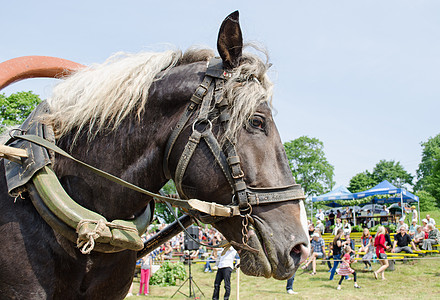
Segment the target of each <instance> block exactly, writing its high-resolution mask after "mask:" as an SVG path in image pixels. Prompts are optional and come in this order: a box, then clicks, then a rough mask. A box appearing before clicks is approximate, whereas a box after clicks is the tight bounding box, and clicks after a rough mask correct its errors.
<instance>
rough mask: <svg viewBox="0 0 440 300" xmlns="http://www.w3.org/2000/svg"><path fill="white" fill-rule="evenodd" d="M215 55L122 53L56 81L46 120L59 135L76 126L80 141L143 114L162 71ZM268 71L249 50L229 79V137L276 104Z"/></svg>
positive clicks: (209, 52) (198, 52)
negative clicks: (259, 109)
mask: <svg viewBox="0 0 440 300" xmlns="http://www.w3.org/2000/svg"><path fill="white" fill-rule="evenodd" d="M213 56H214V52H213V51H212V50H210V49H199V48H190V49H188V50H187V51H186V52H185V53H184V54H183V55H182V52H181V51H180V50H174V51H172V50H169V51H165V52H160V53H157V52H141V53H137V54H127V53H122V52H121V53H117V54H115V55H113V56H111V57H110V58H108V59H107V60H106V61H105V62H104V63H102V64H94V65H91V66H90V67H87V68H85V69H82V70H79V71H77V72H76V73H74V74H73V75H71V76H69V77H68V78H66V79H65V80H63V81H62V82H60V83H59V84H58V85H57V86H55V88H54V90H53V92H52V96H51V97H50V98H49V99H48V103H49V105H50V107H51V114H50V115H48V116H46V122H48V123H50V124H52V125H53V126H54V129H55V132H56V134H57V136H58V137H61V136H63V135H66V134H67V133H70V132H72V130H74V131H75V136H74V139H73V141H75V140H76V138H77V137H78V136H79V135H80V134H81V132H82V131H83V130H85V129H87V130H88V132H87V136H88V137H89V139H93V137H94V136H96V134H98V133H99V132H100V131H101V130H103V129H109V128H110V129H116V128H118V126H119V125H120V124H121V122H122V121H123V120H124V119H125V117H127V116H128V115H129V114H130V113H131V112H133V111H136V114H137V116H138V117H140V115H141V113H142V112H143V110H144V107H145V103H146V101H147V99H148V91H149V88H150V87H151V85H152V83H153V82H154V81H155V80H157V79H158V78H157V75H158V74H159V73H160V72H162V71H166V70H169V69H171V68H173V67H174V66H177V65H184V64H189V63H192V62H197V61H207V60H209V59H210V58H212V57H213ZM266 70H267V64H265V63H263V62H262V60H261V59H260V58H259V57H258V56H257V55H253V54H243V58H242V63H241V64H240V66H239V67H237V68H236V69H235V70H234V72H233V73H232V77H231V78H230V79H229V80H228V81H227V82H226V84H225V87H224V93H225V94H224V96H225V97H226V98H227V100H228V104H229V107H230V115H231V118H230V122H229V125H228V127H227V129H226V132H225V135H224V136H225V137H228V138H229V139H231V140H232V141H235V138H236V135H237V133H238V131H239V129H240V128H242V125H243V124H244V123H245V122H246V121H247V120H248V119H249V117H250V116H251V115H252V114H253V113H254V112H255V111H256V109H257V107H258V106H259V105H260V104H261V103H263V102H268V103H269V104H270V103H271V95H272V83H271V82H270V80H269V79H268V76H267V75H266Z"/></svg>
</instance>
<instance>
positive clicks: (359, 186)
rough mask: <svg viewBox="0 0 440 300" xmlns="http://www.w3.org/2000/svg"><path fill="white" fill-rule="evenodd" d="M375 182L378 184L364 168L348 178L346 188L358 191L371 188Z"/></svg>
mask: <svg viewBox="0 0 440 300" xmlns="http://www.w3.org/2000/svg"><path fill="white" fill-rule="evenodd" d="M376 184H378V182H377V181H376V180H375V179H374V178H373V175H372V174H371V173H370V172H368V170H365V171H364V172H361V173H358V174H356V175H354V176H353V177H352V178H351V179H350V183H349V186H348V189H349V190H350V192H352V193H359V192H362V191H365V190H368V189H371V188H372V187H374V186H375V185H376Z"/></svg>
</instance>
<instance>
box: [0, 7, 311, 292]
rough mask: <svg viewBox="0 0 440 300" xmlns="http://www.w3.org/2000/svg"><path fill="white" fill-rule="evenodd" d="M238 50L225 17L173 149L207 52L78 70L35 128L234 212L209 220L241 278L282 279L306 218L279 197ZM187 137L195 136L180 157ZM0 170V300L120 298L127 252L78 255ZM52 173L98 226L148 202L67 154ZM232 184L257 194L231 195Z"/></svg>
mask: <svg viewBox="0 0 440 300" xmlns="http://www.w3.org/2000/svg"><path fill="white" fill-rule="evenodd" d="M242 46H243V45H242V37H241V30H240V27H239V23H238V12H235V13H233V14H231V15H230V16H228V17H227V18H226V19H225V21H224V22H223V24H222V26H221V28H220V32H219V39H218V51H219V53H220V56H221V62H222V65H223V68H221V70H220V73H218V74H217V75H218V78H215V79H214V81H215V82H216V83H219V85H216V86H215V88H211V86H212V85H209V84H208V85H207V87H208V88H207V89H206V91H205V92H204V93H202V94H203V95H202V98H203V97H205V98H206V95H209V96H210V97H211V98H212V99H213V100H212V101H211V100H209V101H208V102H202V103H195V104H194V105H195V107H198V106H197V105H199V106H201V108H197V113H196V114H194V115H190V116H189V118H188V120H187V121H185V122H183V124H184V126H182V127H183V129H182V130H181V131H179V132H178V134H176V135H175V139H172V142H170V136H173V134H174V132H175V130H176V127H179V126H180V125H179V123H181V122H182V121H181V120H182V116H183V115H185V114H186V113H188V109H189V108H188V107H189V104H190V102H191V101H193V100H194V99H195V98H194V92H195V91H196V90H197V89H198V88H199V87H200V83H201V82H202V81H203V80H204V79H206V77H205V75H206V74H205V73H206V72H207V61H209V60H210V59H211V58H212V57H213V53H212V51H210V50H209V51H208V50H191V51H188V52H187V53H185V54H183V55H182V54H181V53H180V52H178V51H169V52H164V53H141V54H136V55H125V56H123V57H113V58H111V59H109V61H107V62H106V63H104V64H103V65H100V66H93V67H90V68H86V69H83V70H81V71H78V72H77V73H75V74H73V75H72V76H70V77H68V78H65V80H64V81H63V82H61V83H60V84H59V85H58V86H57V87H56V88H55V90H54V93H53V97H52V98H51V99H49V101H48V102H49V107H50V114H49V115H45V122H46V123H48V124H51V125H52V126H53V129H54V131H55V134H56V144H57V145H58V146H59V147H60V148H62V149H64V150H66V151H68V152H70V153H71V154H72V156H74V157H76V158H78V159H80V160H83V161H85V162H87V163H89V164H91V165H93V166H95V167H97V168H99V169H102V170H105V171H107V172H108V173H111V174H114V175H116V176H118V177H120V178H122V179H124V180H126V181H128V182H131V183H134V184H136V185H137V186H139V187H142V188H144V189H146V190H149V191H154V192H157V191H159V189H160V188H161V187H162V186H163V185H164V184H165V183H166V182H167V181H168V179H169V177H171V178H172V179H173V180H174V181H176V184H177V186H178V189H179V194H180V196H181V197H184V198H186V199H192V198H197V199H199V200H202V201H204V202H216V203H218V204H221V205H223V207H226V208H227V207H236V208H238V209H239V211H240V213H239V214H232V215H231V216H230V217H218V218H217V217H215V216H213V217H212V218H211V219H214V220H211V221H212V222H213V226H215V227H216V228H217V229H218V230H219V231H220V232H221V233H223V235H224V236H225V237H226V238H227V239H228V240H229V241H231V242H235V245H238V248H240V249H239V252H240V257H241V268H242V270H243V272H244V273H246V274H248V275H254V276H265V277H274V278H276V279H282V280H284V279H286V278H289V277H290V276H291V275H292V274H293V273H294V272H295V271H296V269H297V268H298V265H299V264H300V261H301V259H304V258H305V257H307V255H308V234H307V229H306V228H305V226H306V216H305V210H304V205H303V200H302V199H301V198H302V197H292V198H290V199H286V197H287V198H288V196H286V195H290V193H289V192H286V191H289V189H290V187H292V186H294V184H295V182H294V179H293V177H292V174H291V172H290V170H289V167H288V162H287V158H286V155H285V152H284V148H283V145H282V143H281V140H280V137H279V134H278V131H277V128H276V126H275V123H274V121H273V118H272V114H271V106H270V96H271V94H270V93H271V88H272V85H271V83H270V81H269V80H268V78H267V75H266V70H267V68H268V65H267V64H266V63H265V62H263V61H262V60H261V59H260V58H258V57H256V56H255V55H251V54H245V53H242ZM209 70H211V69H209ZM213 70H214V71H215V70H217V71H218V69H215V68H214V69H213ZM211 71H212V70H211ZM214 73H215V72H214ZM220 83H221V84H220ZM196 98H197V97H196ZM190 99H192V100H191V101H190ZM194 101H196V100H194ZM196 102H197V101H196ZM203 103H207V105H205V104H203ZM204 105H205V106H204ZM201 115H203V118H200V116H201ZM197 116H198V117H197ZM196 120H197V121H196ZM208 120H209V121H208ZM193 124H194V125H193ZM211 126H212V130H211ZM197 130H200V132H201V136H202V137H201V138H200V136H199V138H200V140H199V141H198V144H197V147H195V148H194V149H193V152H188V150H186V149H185V148H187V147H191V143H193V142H194V140H195V139H197V134H195V132H196V131H197ZM208 131H209V132H210V131H212V132H213V135H212V136H213V137H215V139H216V141H214V142H213V143H212V144H210V142H209V141H208V140H209V138H207V136H206V135H205V134H203V133H204V132H208ZM196 133H197V132H196ZM212 136H211V137H212ZM213 145H219V146H220V149H221V150H223V151H224V153H228V152H230V151H236V152H235V154H234V153H232V154H231V155H228V154H226V157H227V161H228V163H229V165H226V166H227V167H230V168H231V171H225V170H224V165H222V164H221V161H222V160H221V159H220V158H221V157H222V155H223V154H221V155H219V156H216V155H214V154H213V153H215V152H216V151H215V149H217V148H215V147H214V146H213ZM213 147H214V150H213ZM231 149H232V150H231ZM220 152H221V151H220ZM188 153H190V154H189V158H188V160H187V161H185V158H184V159H183V162H182V157H187V156H188ZM222 153H223V152H222ZM217 154H218V153H217ZM219 157H220V158H219ZM7 163H8V161H7V160H3V159H2V161H1V172H2V175H1V176H0V181H1V182H0V196H1V198H0V212H1V214H0V244H1V245H2V246H1V248H0V249H1V251H0V266H1V267H0V295H1V296H0V297H2V298H5V299H6V298H7V299H122V298H123V297H124V296H125V295H126V293H127V291H128V289H129V287H130V284H131V282H132V277H133V271H134V267H135V261H136V256H137V252H136V251H133V250H123V251H114V252H113V253H102V252H99V251H92V252H91V253H90V254H83V253H81V252H80V250H79V249H78V248H77V245H76V244H75V243H73V242H71V241H70V240H69V239H68V238H66V237H65V236H64V235H62V234H60V233H59V232H57V231H56V230H54V229H53V228H52V227H51V226H49V225H48V224H47V223H46V221H45V220H44V219H43V218H42V217H41V216H40V214H39V213H38V212H37V210H36V209H35V207H34V205H33V204H32V202H31V200H30V195H29V194H30V193H31V191H22V193H21V194H20V196H19V197H17V198H15V199H14V198H13V197H10V196H9V194H8V188H7V185H6V178H5V176H4V167H3V166H4V165H6V164H7ZM182 165H184V166H183V167H182ZM52 167H53V170H54V171H55V173H56V175H57V177H58V178H59V180H60V182H61V184H62V186H63V187H64V189H65V190H66V192H67V193H68V194H69V195H70V197H71V198H73V200H74V201H75V202H76V203H78V204H79V205H81V206H83V207H84V208H87V209H88V210H91V211H94V212H96V213H99V214H100V215H102V216H104V217H105V219H106V220H108V221H112V220H117V219H119V220H131V219H134V218H136V217H137V216H139V215H142V214H143V213H144V212H145V211H146V210H147V211H148V210H150V209H151V208H150V207H147V206H148V205H152V204H153V201H152V197H151V196H148V195H145V194H141V193H138V192H136V191H133V190H130V189H127V188H126V187H123V186H120V185H116V184H114V183H112V182H110V181H108V180H107V179H105V178H102V177H99V176H97V175H96V174H94V173H92V172H90V170H88V169H86V168H84V167H83V166H81V165H79V164H77V163H76V162H74V161H72V160H71V159H68V158H66V157H63V156H59V155H57V156H55V158H54V159H53V161H52ZM234 168H235V170H234ZM237 168H238V169H237ZM237 170H238V171H239V172H238V173H237ZM228 174H229V175H228ZM231 174H232V175H231ZM241 183H243V184H241ZM231 186H232V187H231ZM240 187H241V190H242V191H243V190H244V191H252V190H254V191H258V192H256V193H255V194H252V193H250V192H246V193H242V195H239V192H237V191H240ZM286 187H287V188H286ZM243 195H245V196H244V197H243ZM251 195H254V198H255V199H251V200H252V201H251V200H250V198H251ZM243 201H244V202H243ZM246 201H249V202H246ZM260 202H261V203H260ZM238 203H239V204H238ZM194 216H195V217H203V214H202V213H200V212H199V214H195V215H194ZM208 219H209V218H207V219H203V218H202V220H208ZM243 221H248V222H249V225H247V226H244V223H243ZM245 225H246V224H245ZM244 227H245V228H244ZM243 232H244V233H243Z"/></svg>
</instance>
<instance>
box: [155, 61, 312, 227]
mask: <svg viewBox="0 0 440 300" xmlns="http://www.w3.org/2000/svg"><path fill="white" fill-rule="evenodd" d="M230 77H232V73H230V72H228V71H227V70H224V69H223V63H222V60H221V59H218V58H213V59H211V60H210V62H209V65H208V68H207V70H206V73H205V76H204V78H203V80H202V83H200V85H199V86H198V87H197V89H196V91H195V92H194V94H193V95H192V97H191V99H190V104H189V105H188V106H187V108H186V110H185V112H184V113H183V115H182V116H181V118H180V119H179V121H178V122H177V125H176V127H175V129H174V130H173V132H172V133H171V135H170V138H169V139H168V142H167V145H166V148H165V156H164V160H163V169H164V172H165V176H166V177H167V178H168V179H171V178H172V176H171V173H170V171H169V158H170V155H171V151H172V149H173V146H174V144H175V142H176V141H177V138H178V137H179V135H180V134H181V133H182V131H183V129H184V128H186V127H187V126H189V124H190V120H191V119H192V120H194V121H193V123H192V126H191V127H192V133H191V135H190V137H189V139H188V142H187V143H186V145H185V148H184V150H183V152H182V154H181V155H180V158H179V161H178V163H177V167H176V171H175V174H174V182H175V184H176V188H177V191H178V193H179V195H180V196H182V197H184V198H186V199H189V198H190V197H188V196H187V195H185V193H184V191H183V188H182V181H183V177H184V175H185V172H186V169H187V167H188V164H189V162H190V160H191V157H192V156H193V154H194V151H195V149H196V148H197V146H198V145H199V144H200V141H201V140H202V139H203V140H204V141H205V143H206V144H207V146H208V148H209V150H210V151H211V153H212V154H213V155H214V158H215V160H216V162H217V164H218V165H219V167H220V169H221V170H222V172H223V174H224V175H225V177H226V179H227V181H228V183H229V185H230V186H231V190H232V196H231V198H232V200H231V203H230V204H229V205H227V206H229V207H231V208H232V209H231V216H232V215H237V209H236V208H238V214H240V215H241V216H246V215H248V216H249V215H250V213H251V211H252V206H255V205H264V204H271V203H276V202H283V201H291V200H304V199H305V197H304V193H303V191H302V189H301V186H300V185H299V184H293V185H290V186H285V187H269V188H250V187H247V185H246V183H245V181H244V172H243V170H242V168H241V161H240V157H239V156H238V154H237V151H236V148H235V145H234V143H232V142H231V141H230V140H229V139H228V138H226V139H225V143H224V145H223V147H222V146H220V143H219V142H218V139H217V137H216V136H215V135H214V134H213V132H212V123H213V122H214V121H215V120H214V119H217V120H218V121H219V122H220V124H221V127H222V129H223V132H225V129H226V126H227V124H228V121H229V119H230V114H229V111H228V108H229V107H228V102H227V99H226V98H225V97H223V88H224V83H225V82H226V81H227V80H228V79H229V78H230ZM190 201H191V200H190ZM205 206H206V204H205ZM234 208H235V209H234ZM207 213H208V214H209V215H210V217H208V216H206V215H200V214H199V215H198V217H199V218H201V219H202V221H203V222H207V223H213V222H215V221H216V220H217V219H216V217H218V215H216V214H215V211H213V210H212V209H210V210H209V212H207ZM221 217H225V216H224V215H222V216H221Z"/></svg>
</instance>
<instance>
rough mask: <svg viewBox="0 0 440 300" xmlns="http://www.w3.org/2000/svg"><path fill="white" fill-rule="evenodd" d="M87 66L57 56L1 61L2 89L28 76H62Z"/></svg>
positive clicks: (27, 57)
mask: <svg viewBox="0 0 440 300" xmlns="http://www.w3.org/2000/svg"><path fill="white" fill-rule="evenodd" d="M85 67H86V66H84V65H82V64H79V63H76V62H73V61H70V60H67V59H62V58H57V57H50V56H22V57H17V58H13V59H10V60H7V61H5V62H2V63H0V90H1V89H3V88H5V87H7V86H8V85H10V84H12V83H14V82H17V81H20V80H23V79H27V78H36V77H48V78H61V77H64V76H67V75H70V74H71V73H73V72H75V71H77V70H80V69H82V68H85Z"/></svg>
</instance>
